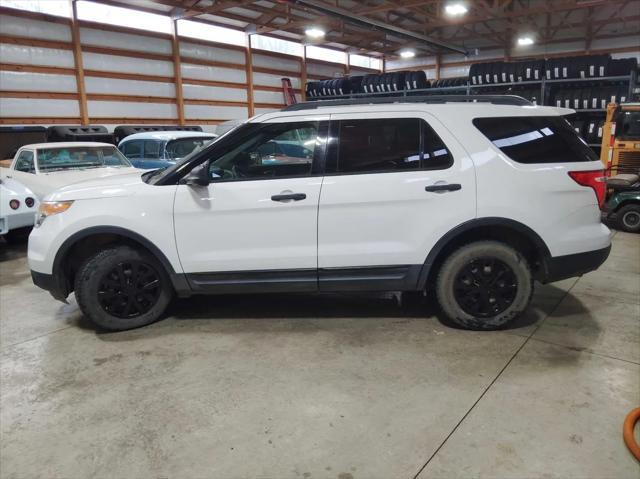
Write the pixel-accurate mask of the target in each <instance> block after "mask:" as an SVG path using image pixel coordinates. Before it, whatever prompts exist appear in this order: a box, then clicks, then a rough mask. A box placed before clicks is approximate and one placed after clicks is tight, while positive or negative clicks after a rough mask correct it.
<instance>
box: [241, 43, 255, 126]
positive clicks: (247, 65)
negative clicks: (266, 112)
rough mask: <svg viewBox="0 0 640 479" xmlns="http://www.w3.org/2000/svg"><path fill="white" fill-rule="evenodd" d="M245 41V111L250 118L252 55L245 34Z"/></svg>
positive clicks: (252, 107)
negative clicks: (246, 110)
mask: <svg viewBox="0 0 640 479" xmlns="http://www.w3.org/2000/svg"><path fill="white" fill-rule="evenodd" d="M245 39H246V41H245V49H244V62H245V74H246V76H247V109H248V112H249V118H251V117H252V116H253V115H255V107H254V101H253V55H252V53H251V35H249V34H248V33H245Z"/></svg>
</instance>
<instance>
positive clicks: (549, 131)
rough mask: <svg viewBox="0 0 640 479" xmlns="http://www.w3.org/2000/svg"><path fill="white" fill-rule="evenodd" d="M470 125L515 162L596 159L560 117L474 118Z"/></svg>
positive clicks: (559, 161) (565, 161) (556, 161)
mask: <svg viewBox="0 0 640 479" xmlns="http://www.w3.org/2000/svg"><path fill="white" fill-rule="evenodd" d="M473 124H474V125H475V126H476V128H478V130H480V131H481V132H482V134H483V135H484V136H486V137H487V138H488V139H489V140H491V142H492V143H493V144H494V145H495V146H496V147H498V148H500V150H501V151H502V152H503V153H504V154H505V155H507V156H509V158H511V159H512V160H514V161H517V162H518V163H570V162H577V161H594V160H597V159H598V157H597V156H596V155H595V153H594V152H593V150H592V149H591V148H589V147H588V146H587V144H586V143H585V142H584V141H583V140H582V139H581V138H580V137H579V136H578V135H577V134H576V132H575V130H574V129H573V128H572V127H571V125H570V124H569V122H568V121H567V120H565V119H564V118H563V117H559V116H549V117H543V116H534V117H492V118H476V119H474V120H473Z"/></svg>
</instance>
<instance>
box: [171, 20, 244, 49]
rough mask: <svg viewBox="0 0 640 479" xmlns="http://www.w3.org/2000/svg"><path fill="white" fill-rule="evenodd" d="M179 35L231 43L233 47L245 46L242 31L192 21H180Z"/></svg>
mask: <svg viewBox="0 0 640 479" xmlns="http://www.w3.org/2000/svg"><path fill="white" fill-rule="evenodd" d="M178 35H180V36H183V37H191V38H199V39H200V40H209V41H211V42H219V43H229V44H231V45H241V46H244V44H245V33H244V32H241V31H240V30H233V29H231V28H224V27H217V26H215V25H207V24H206V23H201V22H192V21H190V20H178Z"/></svg>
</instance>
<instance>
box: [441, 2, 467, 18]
mask: <svg viewBox="0 0 640 479" xmlns="http://www.w3.org/2000/svg"><path fill="white" fill-rule="evenodd" d="M444 11H445V12H446V14H447V15H451V16H454V17H456V16H458V15H464V14H465V13H467V12H468V11H469V9H468V8H467V7H465V6H464V5H463V4H461V3H450V4H449V5H447V6H445V7H444Z"/></svg>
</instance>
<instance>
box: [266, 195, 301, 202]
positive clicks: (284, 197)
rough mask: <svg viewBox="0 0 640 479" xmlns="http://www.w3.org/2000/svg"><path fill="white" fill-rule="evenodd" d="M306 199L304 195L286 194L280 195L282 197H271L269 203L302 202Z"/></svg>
mask: <svg viewBox="0 0 640 479" xmlns="http://www.w3.org/2000/svg"><path fill="white" fill-rule="evenodd" d="M306 197H307V195H306V194H304V193H288V194H282V195H273V196H272V197H271V201H288V200H293V201H300V200H304V199H305V198H306Z"/></svg>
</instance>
